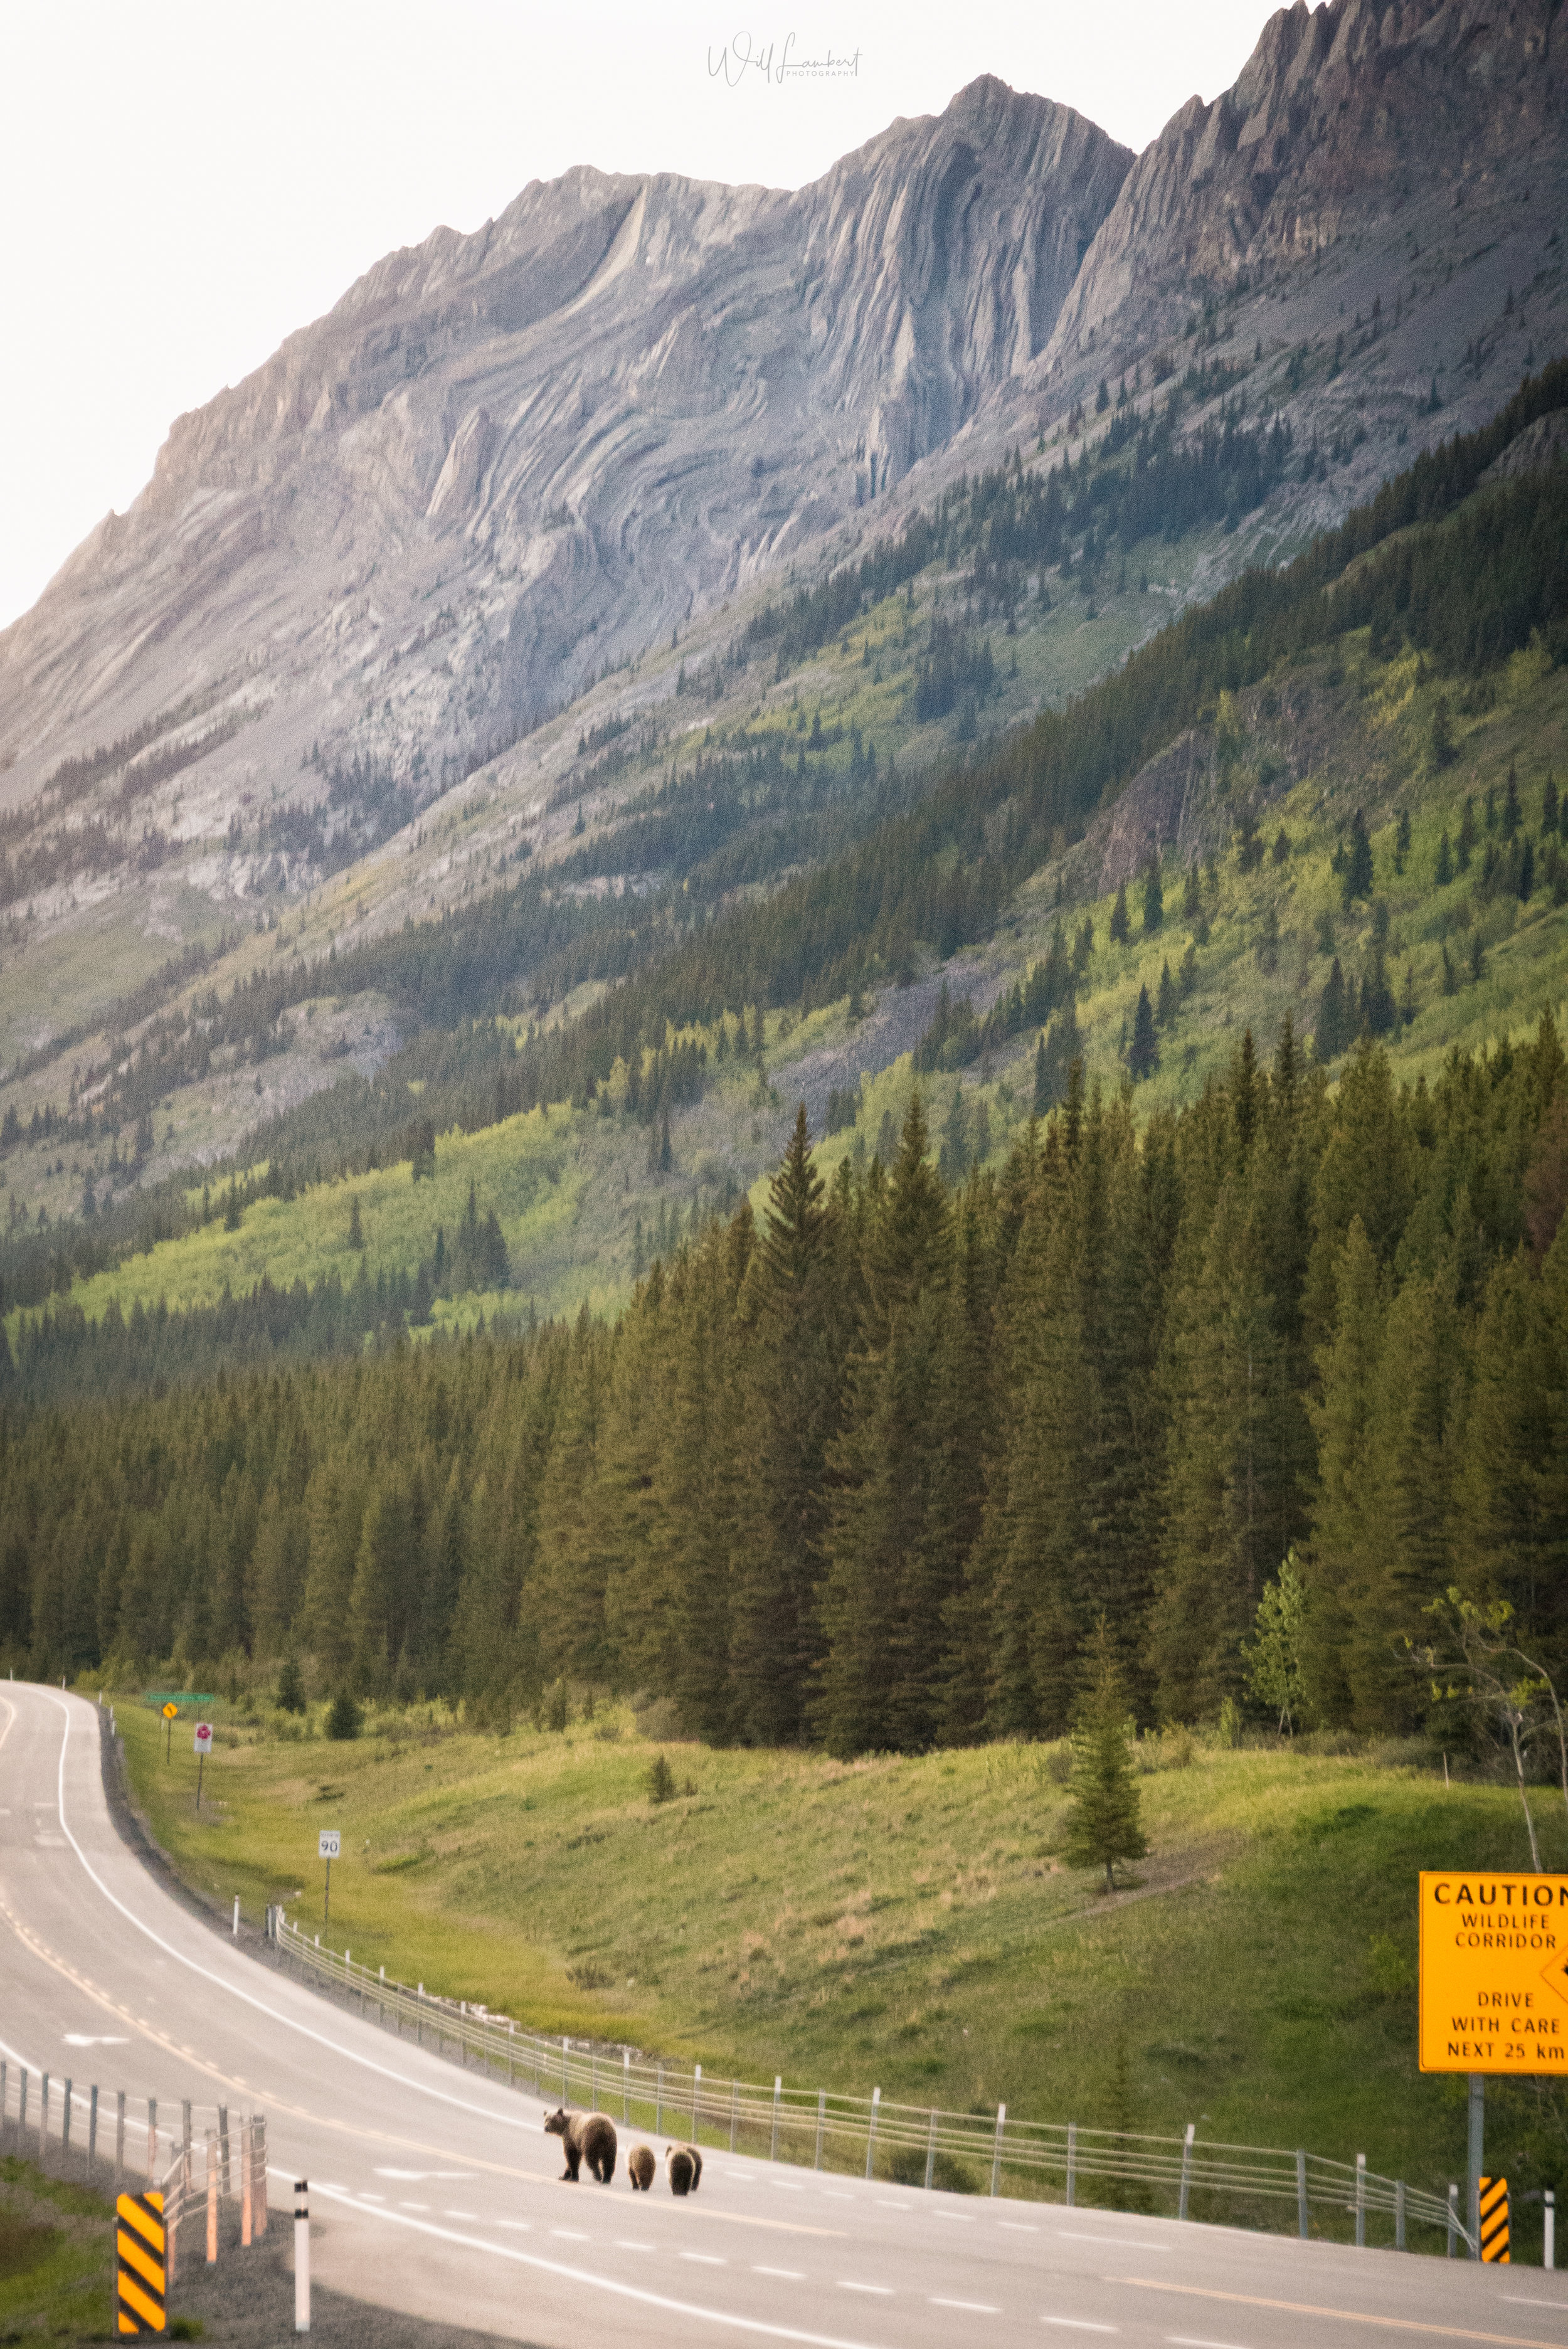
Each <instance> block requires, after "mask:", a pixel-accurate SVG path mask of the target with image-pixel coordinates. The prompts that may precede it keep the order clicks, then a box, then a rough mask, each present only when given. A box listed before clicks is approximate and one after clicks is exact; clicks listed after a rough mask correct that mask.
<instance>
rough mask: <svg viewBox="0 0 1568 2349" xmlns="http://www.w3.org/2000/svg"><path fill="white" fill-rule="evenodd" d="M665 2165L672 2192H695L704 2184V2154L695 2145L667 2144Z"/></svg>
mask: <svg viewBox="0 0 1568 2349" xmlns="http://www.w3.org/2000/svg"><path fill="white" fill-rule="evenodd" d="M665 2168H666V2169H667V2170H668V2171H669V2174H670V2192H671V2193H672V2194H695V2193H696V2189H697V2188H698V2187H699V2186H700V2185H701V2184H702V2156H701V2154H700V2153H699V2152H698V2151H697V2148H696V2146H695V2145H667V2146H665Z"/></svg>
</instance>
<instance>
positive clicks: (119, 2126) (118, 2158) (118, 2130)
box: [114, 2088, 125, 2194]
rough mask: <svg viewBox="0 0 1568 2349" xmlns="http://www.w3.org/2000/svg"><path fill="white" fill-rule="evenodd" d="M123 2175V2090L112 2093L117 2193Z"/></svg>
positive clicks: (115, 2184) (115, 2187)
mask: <svg viewBox="0 0 1568 2349" xmlns="http://www.w3.org/2000/svg"><path fill="white" fill-rule="evenodd" d="M124 2175H125V2090H124V2089H123V2088H117V2089H116V2090H115V2092H114V2190H115V2192H116V2193H117V2194H118V2193H119V2181H120V2179H121V2178H123V2177H124Z"/></svg>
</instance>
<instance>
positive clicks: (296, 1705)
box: [277, 1656, 304, 1713]
mask: <svg viewBox="0 0 1568 2349" xmlns="http://www.w3.org/2000/svg"><path fill="white" fill-rule="evenodd" d="M277 1703H278V1711H279V1712H280V1713H303V1712H304V1674H303V1673H302V1672H301V1671H300V1668H299V1658H298V1657H297V1656H285V1657H284V1661H283V1669H282V1670H281V1671H280V1672H279V1673H278V1695H277Z"/></svg>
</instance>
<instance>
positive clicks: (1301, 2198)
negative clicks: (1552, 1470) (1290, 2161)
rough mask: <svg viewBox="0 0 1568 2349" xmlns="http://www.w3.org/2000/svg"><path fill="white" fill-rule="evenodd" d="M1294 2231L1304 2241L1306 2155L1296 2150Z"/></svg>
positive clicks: (1305, 2230)
mask: <svg viewBox="0 0 1568 2349" xmlns="http://www.w3.org/2000/svg"><path fill="white" fill-rule="evenodd" d="M1295 2231H1296V2233H1297V2234H1298V2235H1299V2236H1300V2237H1301V2240H1302V2241H1303V2242H1304V2243H1305V2240H1306V2236H1307V2219H1306V2156H1305V2153H1304V2152H1298V2153H1297V2154H1296V2157H1295Z"/></svg>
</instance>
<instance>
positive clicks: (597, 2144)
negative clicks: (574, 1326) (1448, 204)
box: [544, 2106, 615, 2186]
mask: <svg viewBox="0 0 1568 2349" xmlns="http://www.w3.org/2000/svg"><path fill="white" fill-rule="evenodd" d="M544 2134H545V2136H546V2137H560V2139H561V2140H562V2146H561V2149H562V2153H564V2155H565V2156H566V2168H565V2169H564V2170H563V2171H562V2178H570V2179H571V2181H572V2183H573V2186H575V2184H576V2183H577V2171H578V2168H579V2165H580V2164H581V2163H583V2162H584V2161H586V2162H587V2164H588V2167H589V2168H590V2169H591V2170H592V2171H593V2175H594V2177H595V2178H597V2179H598V2180H599V2183H600V2185H601V2186H608V2184H609V2183H610V2180H611V2179H612V2178H614V2175H615V2129H614V2123H613V2122H611V2121H607V2120H606V2119H605V2118H604V2116H603V2113H569V2112H567V2110H566V2109H565V2107H564V2106H562V2109H561V2110H560V2111H559V2112H554V2113H547V2114H546V2115H545V2119H544Z"/></svg>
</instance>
